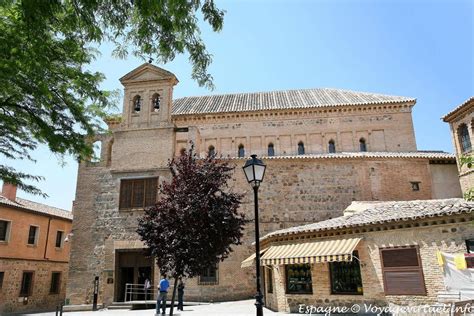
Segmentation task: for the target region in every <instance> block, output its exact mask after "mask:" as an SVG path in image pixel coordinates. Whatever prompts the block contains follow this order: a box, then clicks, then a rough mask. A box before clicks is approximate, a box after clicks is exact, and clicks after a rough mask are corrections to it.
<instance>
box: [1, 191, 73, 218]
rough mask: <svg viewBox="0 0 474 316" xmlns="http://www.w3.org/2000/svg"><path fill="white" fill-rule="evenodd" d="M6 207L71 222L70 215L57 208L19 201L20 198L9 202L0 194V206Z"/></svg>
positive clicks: (23, 200)
mask: <svg viewBox="0 0 474 316" xmlns="http://www.w3.org/2000/svg"><path fill="white" fill-rule="evenodd" d="M2 204H3V205H8V206H13V207H18V208H22V209H25V210H28V211H33V212H36V213H41V214H46V215H52V216H57V217H61V218H66V219H70V220H72V213H71V212H69V211H66V210H63V209H60V208H57V207H53V206H49V205H45V204H41V203H37V202H33V201H29V200H25V199H21V198H18V197H17V198H16V200H15V201H12V200H9V199H7V198H6V197H4V196H3V195H1V194H0V205H2Z"/></svg>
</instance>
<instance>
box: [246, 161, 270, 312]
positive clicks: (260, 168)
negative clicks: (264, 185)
mask: <svg viewBox="0 0 474 316" xmlns="http://www.w3.org/2000/svg"><path fill="white" fill-rule="evenodd" d="M250 157H252V158H251V159H249V160H247V161H246V162H245V165H244V167H243V169H244V173H245V177H246V178H247V181H248V182H249V183H250V185H251V186H252V188H253V196H254V200H255V263H256V268H257V294H255V300H256V302H255V306H256V308H257V316H263V295H262V290H261V286H260V231H259V225H258V188H259V187H260V183H261V182H262V181H263V177H264V175H265V168H266V167H267V166H265V164H264V163H263V161H261V160H260V159H257V155H251V156H250Z"/></svg>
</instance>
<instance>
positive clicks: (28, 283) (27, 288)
mask: <svg viewBox="0 0 474 316" xmlns="http://www.w3.org/2000/svg"><path fill="white" fill-rule="evenodd" d="M32 289H33V272H30V271H28V272H23V277H22V279H21V287H20V296H30V295H31V293H32Z"/></svg>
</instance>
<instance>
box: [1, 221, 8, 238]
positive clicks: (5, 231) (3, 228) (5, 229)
mask: <svg viewBox="0 0 474 316" xmlns="http://www.w3.org/2000/svg"><path fill="white" fill-rule="evenodd" d="M10 225H11V222H10V221H5V220H0V241H8V238H9V236H10Z"/></svg>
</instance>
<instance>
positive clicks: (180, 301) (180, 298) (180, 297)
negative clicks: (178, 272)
mask: <svg viewBox="0 0 474 316" xmlns="http://www.w3.org/2000/svg"><path fill="white" fill-rule="evenodd" d="M183 296H184V283H183V278H182V277H179V281H178V310H179V311H183Z"/></svg>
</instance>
